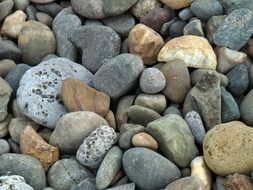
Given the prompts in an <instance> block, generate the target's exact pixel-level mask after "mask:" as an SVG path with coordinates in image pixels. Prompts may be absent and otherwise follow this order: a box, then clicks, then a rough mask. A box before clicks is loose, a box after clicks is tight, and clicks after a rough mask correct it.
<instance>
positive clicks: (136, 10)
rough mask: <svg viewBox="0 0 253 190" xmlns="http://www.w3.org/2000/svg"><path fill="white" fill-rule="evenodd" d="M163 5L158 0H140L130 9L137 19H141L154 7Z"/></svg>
mask: <svg viewBox="0 0 253 190" xmlns="http://www.w3.org/2000/svg"><path fill="white" fill-rule="evenodd" d="M161 6H162V4H161V3H160V1H158V0H138V1H137V2H136V3H135V5H134V6H133V7H132V8H131V9H130V10H131V13H132V14H133V15H134V16H135V17H136V18H137V19H140V18H141V17H143V16H145V15H146V14H148V13H149V12H150V11H151V10H152V9H154V8H157V7H161Z"/></svg>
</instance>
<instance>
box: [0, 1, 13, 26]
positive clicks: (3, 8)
mask: <svg viewBox="0 0 253 190" xmlns="http://www.w3.org/2000/svg"><path fill="white" fill-rule="evenodd" d="M13 6H14V2H13V1H12V0H3V1H1V2H0V22H2V21H3V20H4V18H5V17H6V16H7V15H8V14H9V13H10V12H11V10H12V8H13Z"/></svg>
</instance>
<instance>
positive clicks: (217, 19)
mask: <svg viewBox="0 0 253 190" xmlns="http://www.w3.org/2000/svg"><path fill="white" fill-rule="evenodd" d="M226 17H227V15H219V16H212V17H211V18H210V19H209V20H208V22H207V23H206V37H207V39H208V41H209V42H210V43H213V37H214V34H215V32H216V30H217V29H218V27H219V26H220V24H221V23H222V22H223V21H224V20H225V18H226Z"/></svg>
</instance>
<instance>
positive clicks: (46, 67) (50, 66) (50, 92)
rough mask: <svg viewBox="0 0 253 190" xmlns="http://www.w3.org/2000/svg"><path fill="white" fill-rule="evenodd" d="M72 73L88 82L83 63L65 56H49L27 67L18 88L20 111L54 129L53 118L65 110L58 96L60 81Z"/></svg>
mask: <svg viewBox="0 0 253 190" xmlns="http://www.w3.org/2000/svg"><path fill="white" fill-rule="evenodd" d="M73 76H74V77H76V78H77V79H79V80H81V81H82V82H84V83H86V84H88V85H89V84H90V82H91V80H92V77H93V75H92V74H91V73H90V72H89V71H88V70H87V69H85V68H84V67H83V66H81V65H79V64H76V63H74V62H72V61H70V60H68V59H65V58H56V59H50V60H48V61H45V62H42V63H41V64H39V65H37V66H35V67H33V68H31V69H29V70H28V71H27V72H26V73H25V74H24V75H23V77H22V79H21V81H20V87H19V89H18V91H17V101H18V105H19V107H20V109H21V111H22V112H24V113H25V114H26V116H28V117H29V118H31V119H32V120H34V121H36V122H37V123H39V124H41V125H44V126H46V127H48V128H55V124H56V121H57V120H58V119H59V118H60V117H61V116H63V115H64V114H66V113H67V110H66V108H65V107H64V106H63V105H62V104H61V100H60V98H59V94H60V90H61V85H62V82H63V80H64V79H66V78H68V77H73ZM42 84H43V85H42Z"/></svg>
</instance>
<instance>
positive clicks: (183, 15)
mask: <svg viewBox="0 0 253 190" xmlns="http://www.w3.org/2000/svg"><path fill="white" fill-rule="evenodd" d="M193 16H194V15H193V13H192V11H191V8H190V7H187V8H184V9H183V10H181V11H180V12H179V14H178V17H179V18H180V19H181V20H183V21H187V20H190V19H191V18H192V17H193Z"/></svg>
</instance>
